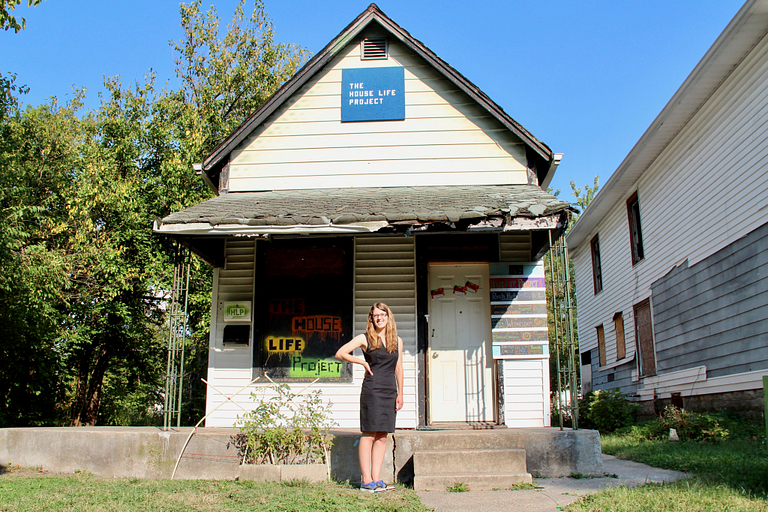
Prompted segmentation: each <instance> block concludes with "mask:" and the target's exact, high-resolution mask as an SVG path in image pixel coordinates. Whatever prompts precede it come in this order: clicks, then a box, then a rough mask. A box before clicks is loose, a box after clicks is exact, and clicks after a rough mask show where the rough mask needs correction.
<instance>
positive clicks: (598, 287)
mask: <svg viewBox="0 0 768 512" xmlns="http://www.w3.org/2000/svg"><path fill="white" fill-rule="evenodd" d="M592 281H593V284H594V286H595V293H598V292H600V291H602V290H603V268H602V265H601V263H600V239H599V238H598V237H597V236H595V238H593V239H592Z"/></svg>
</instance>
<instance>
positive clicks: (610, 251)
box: [571, 38, 768, 364]
mask: <svg viewBox="0 0 768 512" xmlns="http://www.w3.org/2000/svg"><path fill="white" fill-rule="evenodd" d="M767 76H768V41H766V39H765V38H764V39H763V40H762V41H760V43H758V44H757V45H756V46H755V48H754V49H753V50H752V51H751V53H750V54H749V55H748V56H747V57H746V58H745V59H744V60H743V61H742V62H740V63H739V64H738V67H737V68H736V69H735V70H734V72H733V73H732V74H731V75H730V76H729V77H728V78H727V79H726V80H725V82H724V83H723V84H722V85H721V86H720V87H719V88H718V90H717V91H715V93H714V94H713V95H712V96H711V97H710V98H709V99H708V100H707V102H706V103H705V104H704V105H703V106H702V108H700V109H699V111H698V112H697V113H696V114H695V115H694V116H693V117H692V118H691V120H690V121H689V122H688V123H687V124H686V126H685V127H684V128H683V129H682V130H681V131H680V133H679V134H678V135H677V137H675V139H674V140H673V141H672V142H671V143H670V144H669V145H668V146H667V148H666V149H665V150H664V151H663V152H662V154H661V155H660V156H659V157H658V158H657V159H656V160H655V161H654V162H653V163H652V164H651V165H650V167H649V168H648V169H647V170H646V171H645V172H644V173H643V175H642V176H641V178H640V179H639V180H638V182H637V187H636V188H633V189H630V190H627V191H626V193H625V196H624V197H623V198H622V199H620V200H619V201H618V202H617V203H616V205H615V206H614V207H613V209H612V210H611V212H610V213H609V214H608V215H606V216H605V218H604V219H602V221H601V223H600V224H599V225H598V226H597V227H596V229H595V230H594V232H593V233H591V234H589V235H588V236H587V237H585V240H590V239H591V237H592V236H594V234H595V233H597V232H598V231H599V233H600V241H601V251H602V255H601V256H602V258H603V293H601V294H599V296H597V297H594V296H591V295H592V294H591V293H589V290H591V287H592V283H591V280H592V275H591V262H590V255H589V244H588V242H584V243H582V245H581V246H580V247H579V248H578V250H576V251H572V253H571V255H572V257H573V259H574V265H575V268H576V290H577V294H578V300H579V306H578V319H579V327H580V331H579V333H580V340H579V341H580V344H581V350H582V351H586V350H591V349H594V348H595V347H596V346H597V339H596V336H595V331H594V329H593V327H594V326H595V325H599V324H600V323H605V324H606V325H610V323H611V320H612V317H613V315H614V313H616V312H619V311H623V312H624V323H625V333H626V345H627V357H628V358H629V357H630V356H631V355H632V353H633V352H634V351H635V342H634V340H635V334H634V333H635V326H634V319H633V315H632V314H630V313H631V312H632V306H633V305H634V304H636V303H637V302H639V301H640V300H642V299H644V298H646V297H650V293H651V292H650V286H651V283H653V282H654V281H656V280H658V279H660V278H661V277H662V276H664V275H666V274H667V273H668V272H669V271H670V270H671V269H672V268H674V267H675V266H677V265H679V264H681V263H683V262H684V261H686V260H688V262H689V265H694V264H695V263H697V262H700V261H701V260H703V259H704V258H706V257H707V256H709V255H711V254H713V253H715V252H717V251H718V250H720V249H722V248H724V247H726V246H728V245H729V244H731V243H733V242H734V241H736V240H738V239H739V238H741V237H743V236H744V235H746V234H747V233H749V232H750V231H752V230H754V229H755V228H756V227H758V226H759V225H760V224H762V223H763V222H764V220H763V219H764V218H765V215H766V213H768V172H766V167H765V161H766V157H768V80H766V77H767ZM635 191H637V192H638V198H639V203H640V218H641V223H642V231H643V245H644V250H645V259H644V260H642V261H640V262H639V263H638V264H637V265H635V266H634V267H633V266H632V256H631V253H630V241H629V236H630V234H629V226H628V219H627V209H626V199H627V198H629V196H630V195H631V194H632V193H633V192H635ZM651 306H652V307H653V299H652V298H651ZM612 331H613V329H610V330H606V345H607V349H608V361H611V360H615V336H614V333H613V332H612ZM612 351H613V352H614V353H611V352H612ZM657 364H658V362H657Z"/></svg>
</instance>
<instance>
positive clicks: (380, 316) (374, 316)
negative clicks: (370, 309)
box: [371, 313, 389, 318]
mask: <svg viewBox="0 0 768 512" xmlns="http://www.w3.org/2000/svg"><path fill="white" fill-rule="evenodd" d="M371 316H372V317H373V318H387V317H388V316H389V315H387V314H386V313H382V314H380V315H371Z"/></svg>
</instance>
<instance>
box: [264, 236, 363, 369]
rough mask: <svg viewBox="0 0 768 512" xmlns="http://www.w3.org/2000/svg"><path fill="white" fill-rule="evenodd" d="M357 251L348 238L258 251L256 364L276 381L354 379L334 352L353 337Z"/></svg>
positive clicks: (279, 244)
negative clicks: (354, 281) (353, 282)
mask: <svg viewBox="0 0 768 512" xmlns="http://www.w3.org/2000/svg"><path fill="white" fill-rule="evenodd" d="M351 254H352V250H351V244H350V243H348V241H345V240H343V239H342V240H336V241H313V242H312V243H308V242H305V241H298V240H290V241H279V242H278V241H274V242H272V243H270V244H263V246H261V247H259V249H258V251H257V264H258V263H261V265H259V266H258V268H259V275H260V279H259V280H258V281H257V285H256V294H255V295H256V297H259V299H260V300H259V301H258V302H257V305H256V307H255V310H254V311H255V315H254V317H255V318H254V326H255V330H254V340H258V341H256V343H255V347H254V349H255V350H254V367H255V370H256V372H257V374H258V373H259V372H262V373H266V374H267V375H268V376H269V377H270V378H271V379H273V380H275V381H282V382H295V381H307V380H315V379H321V380H323V381H350V380H351V379H352V369H351V367H350V365H349V364H348V363H343V362H341V361H339V360H337V359H336V358H335V357H334V355H335V354H336V351H337V350H338V349H339V347H341V346H342V345H343V344H344V343H346V342H347V341H349V340H350V339H351V338H352V323H353V318H352V311H353V310H354V308H353V304H352V258H351Z"/></svg>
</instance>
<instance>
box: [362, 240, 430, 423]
mask: <svg viewBox="0 0 768 512" xmlns="http://www.w3.org/2000/svg"><path fill="white" fill-rule="evenodd" d="M376 302H383V303H385V304H386V305H387V306H389V307H390V309H391V310H392V313H394V315H395V320H396V321H397V334H398V335H399V336H400V337H401V338H402V339H403V372H404V382H403V384H404V385H403V388H404V389H403V399H404V402H405V403H404V404H403V408H402V409H401V410H400V411H399V412H398V413H397V424H396V427H397V428H416V427H417V426H418V421H419V420H418V412H417V410H416V398H417V393H418V386H417V380H416V378H417V375H418V367H417V364H416V353H417V349H416V248H415V244H414V239H413V237H408V238H406V237H357V238H355V335H357V334H360V333H364V332H365V327H366V325H367V321H368V311H369V310H370V309H371V306H372V305H373V304H374V303H376ZM356 355H359V356H362V354H361V353H358V354H356ZM363 371H364V370H363V368H362V366H360V365H355V366H354V384H355V385H356V388H357V390H358V391H357V393H356V394H354V395H353V396H351V397H350V399H351V402H350V404H349V406H350V407H349V408H350V409H351V410H353V411H354V412H355V417H354V428H358V427H359V413H358V411H359V398H360V397H359V395H360V392H359V388H360V386H361V385H362V382H363V377H364V373H363Z"/></svg>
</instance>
